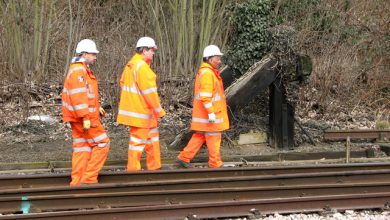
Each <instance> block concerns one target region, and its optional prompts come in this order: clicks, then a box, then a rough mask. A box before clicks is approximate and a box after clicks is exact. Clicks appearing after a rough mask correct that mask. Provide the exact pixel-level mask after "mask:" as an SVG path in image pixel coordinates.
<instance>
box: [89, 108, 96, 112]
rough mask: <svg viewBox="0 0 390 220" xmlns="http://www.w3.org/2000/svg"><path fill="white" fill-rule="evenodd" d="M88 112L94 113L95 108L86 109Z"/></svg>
mask: <svg viewBox="0 0 390 220" xmlns="http://www.w3.org/2000/svg"><path fill="white" fill-rule="evenodd" d="M88 111H89V112H96V108H88Z"/></svg>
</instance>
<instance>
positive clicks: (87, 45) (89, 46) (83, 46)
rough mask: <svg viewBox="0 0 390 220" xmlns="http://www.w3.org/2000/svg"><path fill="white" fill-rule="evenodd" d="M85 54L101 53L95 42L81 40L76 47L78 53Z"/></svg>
mask: <svg viewBox="0 0 390 220" xmlns="http://www.w3.org/2000/svg"><path fill="white" fill-rule="evenodd" d="M83 52H87V53H99V51H98V50H97V49H96V44H95V42H93V40H90V39H84V40H81V41H80V42H79V43H78V44H77V47H76V53H77V54H80V53H83Z"/></svg>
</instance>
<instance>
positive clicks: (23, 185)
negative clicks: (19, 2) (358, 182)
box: [0, 163, 390, 191]
mask: <svg viewBox="0 0 390 220" xmlns="http://www.w3.org/2000/svg"><path fill="white" fill-rule="evenodd" d="M379 169H383V170H390V163H356V164H326V165H309V166H288V167H286V166H279V167H246V168H243V167H235V168H224V169H188V170H183V169H180V170H159V171H142V172H104V173H101V175H100V176H99V182H100V183H103V184H109V183H111V184H115V183H137V182H145V181H146V182H150V181H157V180H178V179H181V180H184V179H194V178H210V177H213V178H217V177H236V176H257V175H277V174H291V173H322V172H336V171H353V170H379ZM69 181H70V177H69V173H62V174H38V175H31V174H29V175H4V176H0V191H2V190H12V189H15V190H21V189H32V188H41V187H43V188H45V187H54V186H63V187H65V186H68V184H69Z"/></svg>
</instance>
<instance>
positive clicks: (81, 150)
mask: <svg viewBox="0 0 390 220" xmlns="http://www.w3.org/2000/svg"><path fill="white" fill-rule="evenodd" d="M70 124H71V126H72V138H73V154H72V181H71V182H70V186H78V185H80V184H82V183H85V184H93V183H97V182H98V180H97V177H98V174H99V171H100V170H101V169H102V167H103V165H104V162H105V161H106V159H107V155H108V150H109V149H110V139H109V138H108V137H107V134H106V131H105V130H104V128H103V125H102V124H101V123H100V121H99V120H97V121H96V122H95V121H93V123H92V125H91V128H90V129H88V130H86V131H85V130H84V127H83V123H82V122H71V123H70Z"/></svg>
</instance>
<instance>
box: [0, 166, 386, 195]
mask: <svg viewBox="0 0 390 220" xmlns="http://www.w3.org/2000/svg"><path fill="white" fill-rule="evenodd" d="M389 179H390V170H366V171H364V170H363V171H347V172H344V171H343V172H323V173H297V174H280V175H258V176H238V177H217V178H211V177H208V178H193V179H177V180H157V181H149V182H147V181H144V182H135V183H114V184H111V183H108V184H97V185H91V186H80V187H72V188H71V187H69V186H56V187H44V188H31V189H28V188H27V189H11V190H2V191H0V198H4V197H15V196H16V197H22V196H29V197H30V196H40V195H64V194H74V193H77V194H79V195H80V194H88V193H103V192H126V191H152V190H154V191H159V190H160V191H161V190H165V191H167V190H178V189H208V188H228V187H247V186H253V187H254V186H262V187H269V186H296V185H301V184H303V183H305V184H309V185H310V184H312V183H313V182H316V183H322V184H337V183H339V184H341V183H348V182H357V183H367V182H368V181H375V182H386V181H387V180H389Z"/></svg>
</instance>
